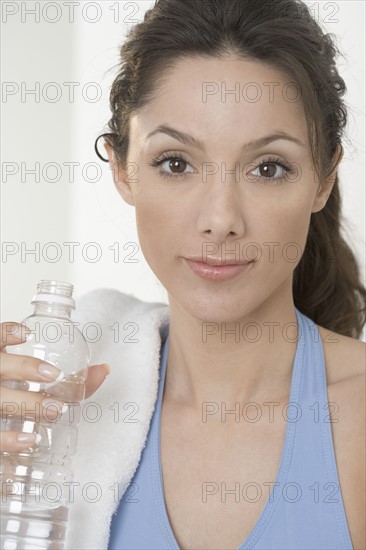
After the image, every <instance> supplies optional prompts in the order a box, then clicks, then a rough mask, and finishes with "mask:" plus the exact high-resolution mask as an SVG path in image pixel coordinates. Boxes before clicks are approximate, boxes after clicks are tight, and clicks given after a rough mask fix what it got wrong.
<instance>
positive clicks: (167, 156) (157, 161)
mask: <svg viewBox="0 0 366 550" xmlns="http://www.w3.org/2000/svg"><path fill="white" fill-rule="evenodd" d="M166 160H182V161H183V162H185V163H187V164H189V162H188V161H187V160H186V159H185V158H184V157H183V155H182V154H181V153H172V152H167V153H164V154H163V155H162V156H160V157H155V158H154V159H153V160H152V161H151V162H150V166H152V167H153V168H154V169H155V171H156V172H157V174H158V175H159V176H161V177H163V178H168V179H178V178H184V177H186V176H188V175H189V174H191V173H192V172H188V173H183V174H175V175H172V174H168V173H167V172H164V171H163V170H158V167H159V166H160V165H161V164H163V162H165V161H166ZM266 164H278V165H279V166H280V167H281V168H283V169H284V170H285V172H286V173H287V174H291V173H292V172H293V171H294V169H293V168H292V167H291V165H290V164H289V163H288V162H286V161H284V160H282V159H280V158H278V157H268V158H267V159H265V160H262V161H261V162H260V163H259V164H257V165H256V166H255V168H254V170H256V169H257V168H260V167H261V166H264V165H266ZM253 177H258V178H261V179H264V180H266V181H277V180H278V181H281V180H284V179H285V178H286V174H285V176H282V177H279V178H275V177H273V176H271V177H268V178H267V177H265V176H253ZM276 185H280V184H279V183H277V184H276Z"/></svg>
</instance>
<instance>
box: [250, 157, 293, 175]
mask: <svg viewBox="0 0 366 550" xmlns="http://www.w3.org/2000/svg"><path fill="white" fill-rule="evenodd" d="M292 171H293V170H292V168H291V166H290V165H289V164H288V163H287V162H284V161H282V160H281V159H279V158H275V159H274V158H268V159H265V160H263V161H262V162H261V163H260V164H258V166H257V167H256V168H255V170H253V171H252V172H251V173H252V174H253V175H254V176H257V177H258V178H262V179H263V180H267V181H276V180H278V181H281V180H284V179H285V178H286V174H288V173H292Z"/></svg>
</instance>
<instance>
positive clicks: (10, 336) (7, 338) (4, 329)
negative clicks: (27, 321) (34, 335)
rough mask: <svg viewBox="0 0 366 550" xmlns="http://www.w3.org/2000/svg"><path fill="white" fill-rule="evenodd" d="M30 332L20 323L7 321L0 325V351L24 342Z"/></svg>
mask: <svg viewBox="0 0 366 550" xmlns="http://www.w3.org/2000/svg"><path fill="white" fill-rule="evenodd" d="M31 332H32V331H31V330H30V328H28V327H27V326H26V325H24V324H22V323H16V322H15V321H7V322H5V323H0V349H3V348H4V347H5V346H11V345H12V344H19V343H20V342H25V341H26V335H27V334H30V333H31Z"/></svg>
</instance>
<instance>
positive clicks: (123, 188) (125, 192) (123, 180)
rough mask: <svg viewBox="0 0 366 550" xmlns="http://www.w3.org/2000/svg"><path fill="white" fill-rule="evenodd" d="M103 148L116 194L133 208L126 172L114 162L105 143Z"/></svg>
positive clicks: (113, 154) (111, 152)
mask: <svg viewBox="0 0 366 550" xmlns="http://www.w3.org/2000/svg"><path fill="white" fill-rule="evenodd" d="M104 147H105V150H106V151H107V155H108V159H109V165H110V168H111V171H112V177H113V181H114V184H115V186H116V189H117V191H118V193H119V194H120V195H121V197H122V198H123V200H124V201H125V202H127V204H130V205H131V206H135V202H134V196H133V192H132V189H131V184H130V183H129V182H128V180H127V172H126V170H124V169H123V168H122V166H121V164H120V163H119V162H118V161H117V160H116V156H115V152H114V151H113V149H112V147H111V145H110V144H109V143H108V142H107V141H105V142H104Z"/></svg>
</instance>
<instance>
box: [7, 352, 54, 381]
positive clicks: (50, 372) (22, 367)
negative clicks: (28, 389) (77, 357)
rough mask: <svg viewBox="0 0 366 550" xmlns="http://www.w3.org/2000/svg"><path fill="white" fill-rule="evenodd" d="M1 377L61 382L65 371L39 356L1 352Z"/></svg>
mask: <svg viewBox="0 0 366 550" xmlns="http://www.w3.org/2000/svg"><path fill="white" fill-rule="evenodd" d="M0 378H1V379H2V380H31V381H35V382H37V381H40V382H53V381H57V382H59V381H60V380H62V379H63V378H64V373H63V372H62V371H61V370H60V369H58V368H57V367H55V366H54V365H52V364H51V363H46V362H45V361H40V360H39V359H38V358H37V357H30V356H28V355H14V354H11V353H6V352H0Z"/></svg>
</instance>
